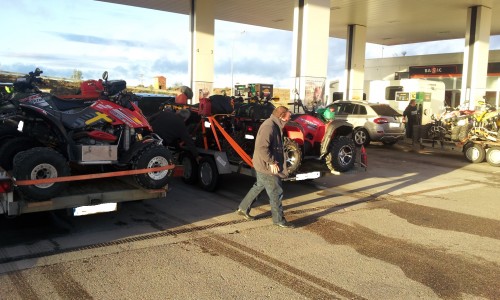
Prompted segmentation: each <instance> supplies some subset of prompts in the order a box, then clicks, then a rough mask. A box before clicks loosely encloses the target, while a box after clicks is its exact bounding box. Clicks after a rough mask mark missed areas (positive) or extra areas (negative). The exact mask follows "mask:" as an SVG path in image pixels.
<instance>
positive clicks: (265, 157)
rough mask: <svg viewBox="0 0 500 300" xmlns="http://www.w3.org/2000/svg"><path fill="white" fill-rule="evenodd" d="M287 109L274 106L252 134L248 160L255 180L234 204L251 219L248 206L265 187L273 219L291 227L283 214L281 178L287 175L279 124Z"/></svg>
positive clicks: (288, 114) (286, 119)
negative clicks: (253, 146)
mask: <svg viewBox="0 0 500 300" xmlns="http://www.w3.org/2000/svg"><path fill="white" fill-rule="evenodd" d="M290 115H291V113H290V111H289V110H288V108H286V107H285V106H278V107H276V108H275V109H274V111H273V113H272V114H271V116H270V117H269V118H268V119H267V120H265V121H264V123H262V125H261V126H260V128H259V131H258V132H257V137H256V138H255V150H254V153H253V158H252V163H253V166H254V168H255V171H256V175H257V181H256V182H255V184H254V185H253V186H252V188H251V189H250V190H249V191H248V193H247V194H246V196H245V197H244V198H243V200H242V201H241V203H240V205H239V206H238V210H237V211H236V213H237V214H238V215H241V216H243V217H244V218H245V219H247V220H253V219H255V217H253V216H251V215H250V214H249V213H250V209H251V207H252V204H253V203H254V202H255V200H256V198H257V196H258V195H259V194H260V193H261V192H262V191H263V190H264V189H265V190H266V192H267V195H268V196H269V204H270V205H271V215H272V219H273V223H274V225H276V226H279V227H282V228H294V227H295V226H294V225H293V224H292V223H290V222H288V221H287V220H286V219H285V217H284V214H283V205H282V203H281V200H282V198H283V187H282V181H281V180H282V178H286V177H287V176H288V171H287V169H286V161H285V152H284V148H283V127H284V126H285V124H286V123H287V122H288V121H289V120H290Z"/></svg>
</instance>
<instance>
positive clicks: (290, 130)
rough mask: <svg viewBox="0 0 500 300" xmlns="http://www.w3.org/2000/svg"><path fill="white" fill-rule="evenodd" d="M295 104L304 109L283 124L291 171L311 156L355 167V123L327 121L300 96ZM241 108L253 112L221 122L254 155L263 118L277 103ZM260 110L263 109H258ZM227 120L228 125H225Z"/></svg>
mask: <svg viewBox="0 0 500 300" xmlns="http://www.w3.org/2000/svg"><path fill="white" fill-rule="evenodd" d="M294 105H299V106H301V107H302V108H303V110H304V112H305V113H303V114H294V115H292V119H291V120H290V122H288V123H287V124H286V125H285V128H284V136H285V141H284V148H285V154H286V160H287V168H288V172H289V174H290V175H293V174H296V173H297V172H298V171H299V168H300V166H301V164H302V161H303V160H304V159H309V158H314V159H324V160H325V163H326V165H327V167H328V168H329V169H330V171H333V172H337V171H338V172H345V171H348V170H350V169H352V168H353V167H354V163H355V160H356V153H355V151H356V147H355V145H354V141H353V139H352V133H353V126H352V125H351V124H349V123H347V122H345V121H342V120H334V121H332V122H329V123H326V124H325V123H324V122H323V121H321V120H320V119H319V118H317V117H316V116H315V114H314V113H313V112H311V111H309V110H307V109H306V108H305V107H304V106H303V105H302V102H301V101H300V100H297V101H296V103H295V104H294ZM242 108H243V109H244V110H245V111H246V110H248V109H249V108H251V109H252V110H253V111H254V112H253V113H250V114H249V113H248V112H243V113H242V112H240V111H239V110H237V111H236V116H235V117H233V118H230V120H231V121H230V122H227V121H224V119H222V120H220V123H221V125H222V126H223V127H224V128H226V131H227V132H228V133H229V134H230V135H231V136H232V137H233V139H234V140H235V141H236V142H237V143H238V144H239V145H240V146H241V147H242V148H243V150H244V151H245V152H246V153H248V154H250V155H251V154H252V153H253V148H254V145H255V137H256V135H257V131H258V128H259V127H260V124H262V122H263V120H265V119H267V118H268V117H269V116H270V114H271V113H272V110H273V108H274V105H272V104H271V103H270V102H269V101H267V102H266V101H264V102H262V101H261V102H260V103H259V104H258V105H255V106H248V107H246V108H245V107H242ZM257 111H259V112H260V113H256V112H257ZM228 119H229V118H228ZM225 123H227V125H224V124H225ZM223 144H224V142H223ZM223 148H224V147H223ZM226 148H227V149H229V150H227V152H228V158H229V159H230V160H231V159H238V155H237V154H236V153H233V152H234V151H231V149H230V147H226ZM361 151H364V150H361Z"/></svg>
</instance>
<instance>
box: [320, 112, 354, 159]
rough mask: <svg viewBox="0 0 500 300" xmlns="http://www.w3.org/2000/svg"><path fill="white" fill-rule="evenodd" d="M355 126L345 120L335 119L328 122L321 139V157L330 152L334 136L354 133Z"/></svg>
mask: <svg viewBox="0 0 500 300" xmlns="http://www.w3.org/2000/svg"><path fill="white" fill-rule="evenodd" d="M352 132H353V126H352V124H351V123H348V122H347V121H344V120H333V121H331V122H330V123H328V124H326V129H325V135H324V136H323V140H322V141H321V149H320V150H321V152H320V158H323V157H324V156H325V155H327V154H328V153H330V148H331V144H332V141H333V139H334V137H336V136H349V135H352Z"/></svg>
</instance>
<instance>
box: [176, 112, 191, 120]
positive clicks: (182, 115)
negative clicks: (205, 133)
mask: <svg viewBox="0 0 500 300" xmlns="http://www.w3.org/2000/svg"><path fill="white" fill-rule="evenodd" d="M177 114H178V115H179V116H181V118H182V119H183V120H184V122H186V121H187V119H189V116H190V115H191V112H190V111H189V110H188V109H179V110H178V111H177Z"/></svg>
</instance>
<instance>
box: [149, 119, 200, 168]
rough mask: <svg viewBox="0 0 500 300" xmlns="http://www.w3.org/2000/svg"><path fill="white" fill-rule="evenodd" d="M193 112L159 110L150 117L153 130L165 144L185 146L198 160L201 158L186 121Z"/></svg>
mask: <svg viewBox="0 0 500 300" xmlns="http://www.w3.org/2000/svg"><path fill="white" fill-rule="evenodd" d="M190 115H191V112H190V111H189V110H187V109H180V110H178V111H177V112H175V113H174V112H171V111H159V112H157V113H155V114H154V115H152V116H151V117H150V118H149V120H148V121H149V124H150V125H151V127H153V132H154V133H156V134H158V135H159V136H160V137H161V138H162V139H163V145H165V146H171V147H175V148H185V149H186V150H188V151H189V152H191V154H192V155H193V157H194V158H195V159H196V160H199V158H200V157H199V153H198V149H197V148H196V146H195V144H194V142H193V139H192V138H191V136H190V135H189V132H188V130H187V127H186V124H185V123H186V121H187V119H189V116H190Z"/></svg>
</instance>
